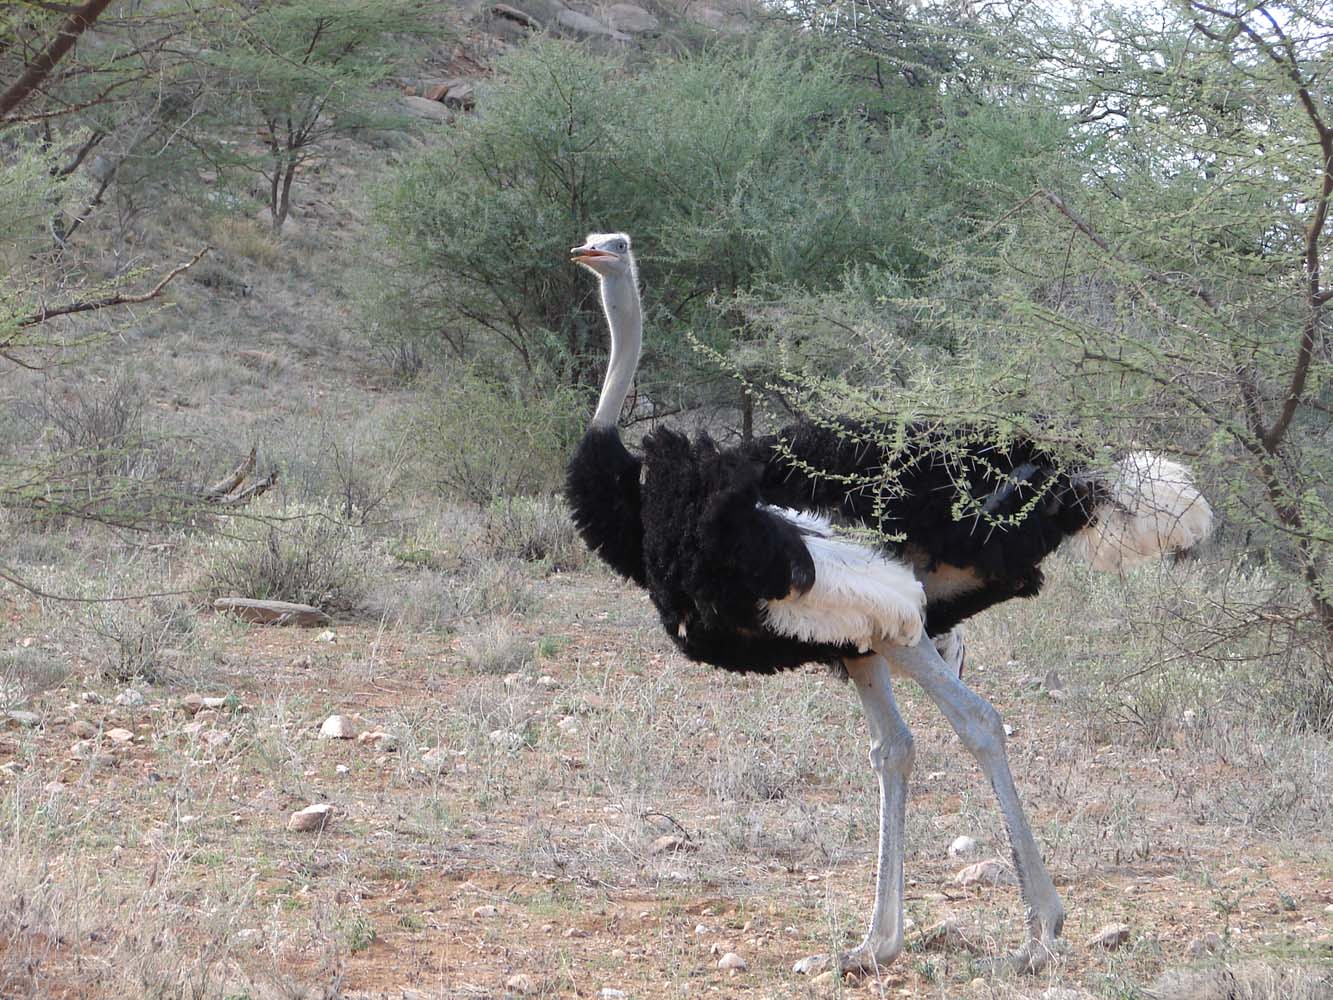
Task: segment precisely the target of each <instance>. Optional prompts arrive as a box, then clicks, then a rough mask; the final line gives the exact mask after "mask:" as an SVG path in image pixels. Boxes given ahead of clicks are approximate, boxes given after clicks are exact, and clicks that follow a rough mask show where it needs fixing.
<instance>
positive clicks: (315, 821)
mask: <svg viewBox="0 0 1333 1000" xmlns="http://www.w3.org/2000/svg"><path fill="white" fill-rule="evenodd" d="M332 818H333V806H331V805H328V804H327V803H322V802H321V803H316V804H315V805H311V806H306V807H305V808H304V809H302V810H300V811H299V812H294V813H292V815H291V818H290V819H289V820H287V829H288V830H290V831H291V832H292V833H318V832H319V831H320V830H323V829H324V827H326V826H328V823H329V820H330V819H332Z"/></svg>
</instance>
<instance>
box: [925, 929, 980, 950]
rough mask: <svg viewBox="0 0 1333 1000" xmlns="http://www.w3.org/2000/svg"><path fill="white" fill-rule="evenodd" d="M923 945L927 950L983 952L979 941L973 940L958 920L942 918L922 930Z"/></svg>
mask: <svg viewBox="0 0 1333 1000" xmlns="http://www.w3.org/2000/svg"><path fill="white" fill-rule="evenodd" d="M921 947H922V948H923V949H924V950H926V951H951V952H963V953H966V954H969V955H976V954H979V953H980V952H981V950H982V949H981V946H980V945H979V944H978V942H975V941H973V940H971V939H970V938H969V937H968V936H967V935H966V934H964V933H963V929H962V928H961V927H960V926H959V925H958V922H957V921H956V920H941V921H940V922H939V923H936V924H931V925H930V926H929V927H927V928H926V929H925V930H923V931H922V932H921Z"/></svg>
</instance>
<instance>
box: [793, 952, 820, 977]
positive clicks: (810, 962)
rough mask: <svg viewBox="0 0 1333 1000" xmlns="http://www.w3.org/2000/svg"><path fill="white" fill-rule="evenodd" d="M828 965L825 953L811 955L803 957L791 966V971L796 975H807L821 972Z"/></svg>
mask: <svg viewBox="0 0 1333 1000" xmlns="http://www.w3.org/2000/svg"><path fill="white" fill-rule="evenodd" d="M828 967H829V957H828V956H827V955H811V956H809V957H808V958H803V959H801V960H800V961H799V962H797V963H796V964H795V965H793V966H792V967H791V971H792V972H794V973H796V974H797V975H798V976H809V975H812V974H816V973H820V972H823V971H824V970H825V969H827V968H828Z"/></svg>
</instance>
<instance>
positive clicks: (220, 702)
mask: <svg viewBox="0 0 1333 1000" xmlns="http://www.w3.org/2000/svg"><path fill="white" fill-rule="evenodd" d="M199 704H200V706H201V707H202V708H211V709H215V710H221V709H224V708H226V707H227V699H226V698H222V697H219V696H217V695H214V696H213V697H210V698H201V699H199Z"/></svg>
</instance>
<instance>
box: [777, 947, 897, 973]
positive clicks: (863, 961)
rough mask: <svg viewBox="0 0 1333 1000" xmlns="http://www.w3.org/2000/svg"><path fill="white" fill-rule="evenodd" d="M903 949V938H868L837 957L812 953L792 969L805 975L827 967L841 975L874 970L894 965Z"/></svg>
mask: <svg viewBox="0 0 1333 1000" xmlns="http://www.w3.org/2000/svg"><path fill="white" fill-rule="evenodd" d="M902 950H903V945H902V939H901V938H899V940H897V941H886V940H880V941H871V940H870V939H868V938H867V939H866V940H865V941H862V942H861V943H860V944H859V945H857V946H856V947H855V948H853V949H852V950H851V951H844V952H842V953H841V954H840V955H838V956H837V958H836V959H835V958H834V957H833V956H831V955H811V956H810V957H809V958H803V959H801V960H800V961H799V962H797V963H796V964H795V965H793V966H792V967H791V969H792V972H795V973H798V974H800V975H803V976H813V975H818V974H819V973H821V972H823V971H825V970H826V969H832V970H834V971H835V972H836V973H837V974H838V975H839V976H841V975H843V974H844V973H847V972H852V973H856V974H862V973H868V972H874V971H875V970H876V969H883V968H886V967H888V966H890V965H892V964H893V962H894V960H895V959H896V958H897V957H898V955H899V954H901V953H902Z"/></svg>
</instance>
